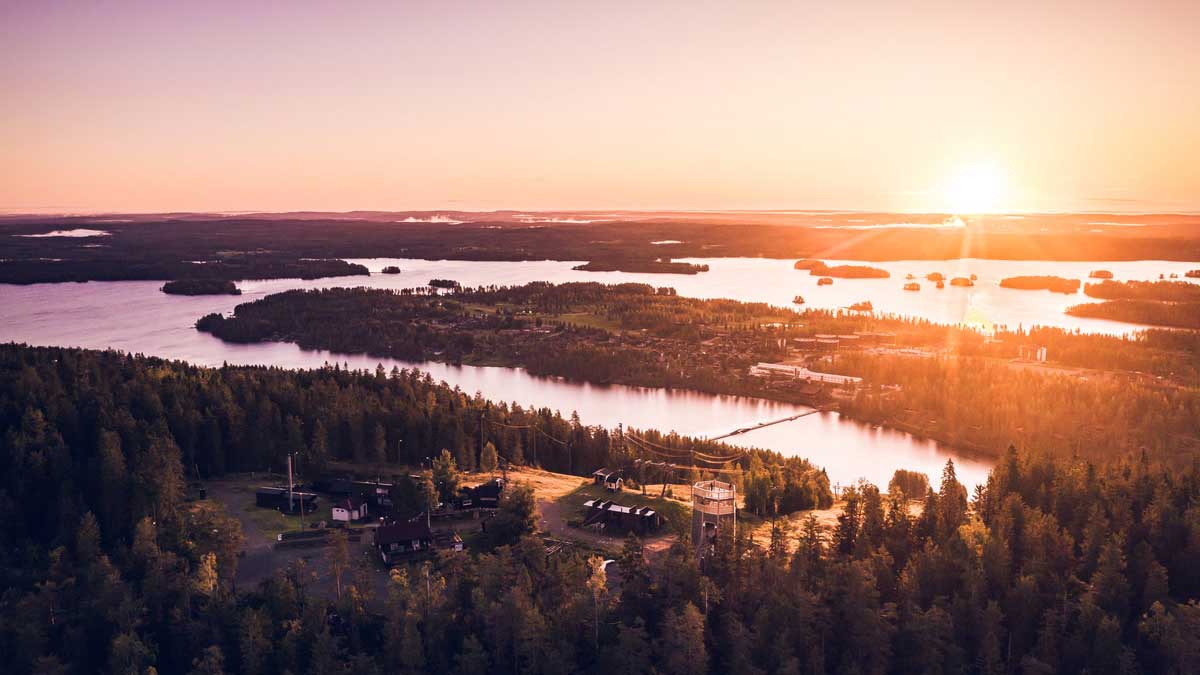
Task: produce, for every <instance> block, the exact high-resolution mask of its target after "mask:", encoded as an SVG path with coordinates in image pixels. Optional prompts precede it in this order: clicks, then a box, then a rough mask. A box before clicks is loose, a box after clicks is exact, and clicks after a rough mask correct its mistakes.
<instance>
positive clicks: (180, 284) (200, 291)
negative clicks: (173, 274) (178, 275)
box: [161, 279, 242, 295]
mask: <svg viewBox="0 0 1200 675" xmlns="http://www.w3.org/2000/svg"><path fill="white" fill-rule="evenodd" d="M161 290H162V292H163V293H166V294H168V295H241V294H242V291H241V290H240V289H239V288H238V287H237V284H235V283H233V282H232V281H222V280H220V279H179V280H178V281H168V282H167V283H165V284H163V286H162V289H161Z"/></svg>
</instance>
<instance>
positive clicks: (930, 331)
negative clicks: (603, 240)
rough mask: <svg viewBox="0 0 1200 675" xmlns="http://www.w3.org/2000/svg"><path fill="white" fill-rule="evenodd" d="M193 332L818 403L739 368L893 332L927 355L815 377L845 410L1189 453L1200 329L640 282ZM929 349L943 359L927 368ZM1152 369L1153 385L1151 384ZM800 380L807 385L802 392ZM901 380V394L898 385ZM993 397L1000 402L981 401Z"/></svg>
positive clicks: (930, 431)
mask: <svg viewBox="0 0 1200 675" xmlns="http://www.w3.org/2000/svg"><path fill="white" fill-rule="evenodd" d="M197 328H199V329H200V330H204V331H207V332H211V333H213V334H214V335H216V336H217V337H220V338H222V339H225V340H230V341H243V342H257V341H262V340H286V341H292V342H296V343H297V344H299V345H300V346H301V347H304V348H306V349H327V350H330V351H334V352H342V353H367V354H372V355H379V356H390V357H394V358H399V359H405V360H414V361H419V360H439V361H445V362H449V363H472V364H477V365H504V366H521V367H524V368H527V369H528V370H530V371H531V372H533V373H535V374H546V375H559V376H564V377H570V378H573V379H579V380H585V381H591V382H601V383H603V382H616V383H622V384H634V385H642V386H667V387H679V388H688V389H694V390H698V391H705V392H709V393H729V394H744V395H753V396H761V397H764V398H770V399H773V400H780V401H791V402H805V401H808V402H817V401H819V402H826V401H827V400H828V398H829V397H830V396H832V395H833V394H834V393H836V392H835V391H834V388H833V387H810V386H809V385H804V386H800V385H798V384H797V383H795V382H791V381H774V380H771V379H763V378H758V377H752V376H751V375H750V374H749V368H750V366H752V365H754V364H755V363H757V362H760V361H768V362H771V361H778V360H781V359H783V358H787V357H789V356H795V354H796V352H793V351H791V349H790V348H789V344H791V343H790V340H792V339H793V338H811V337H813V336H815V335H821V334H832V335H847V334H854V333H855V332H863V333H871V332H877V331H889V332H891V333H892V334H893V335H894V341H895V344H896V345H897V346H908V347H914V348H918V349H920V350H927V353H928V356H916V357H914V356H912V355H907V354H896V353H892V352H891V351H882V352H877V351H875V350H871V349H842V350H841V351H840V352H839V353H838V356H837V357H836V359H822V360H818V361H816V362H815V364H816V365H817V366H819V368H820V369H823V370H825V369H827V370H832V371H834V372H838V373H841V374H846V375H853V376H857V377H863V378H864V379H865V383H864V386H862V387H860V388H859V389H858V391H857V392H856V393H854V394H853V396H852V397H851V398H848V399H845V398H844V399H843V400H841V402H840V409H841V411H842V413H843V414H846V415H848V416H850V417H853V418H856V419H860V420H863V421H868V422H873V423H880V424H886V425H888V426H891V427H895V428H899V429H903V430H906V431H910V432H912V433H915V434H918V435H921V436H925V437H928V438H935V439H937V440H939V441H943V442H945V443H947V444H949V445H951V446H953V447H957V448H962V449H966V450H970V451H973V452H976V453H979V454H982V455H990V456H995V455H996V454H998V453H1000V452H1001V451H1002V450H1003V449H1004V448H1005V447H1007V445H1008V444H1009V443H1010V442H1014V441H1019V442H1021V443H1023V444H1028V445H1030V446H1033V445H1040V446H1051V445H1054V444H1056V443H1057V442H1058V440H1059V439H1061V438H1064V437H1074V438H1080V434H1079V431H1078V430H1079V429H1087V430H1089V431H1088V432H1087V438H1088V442H1087V443H1082V442H1081V443H1080V444H1079V446H1078V447H1077V448H1074V451H1075V452H1077V453H1079V454H1080V455H1081V456H1088V457H1107V456H1111V455H1112V453H1116V452H1121V451H1123V450H1124V449H1126V448H1129V447H1141V446H1146V447H1148V448H1150V449H1151V450H1152V451H1153V452H1154V453H1155V454H1156V455H1158V454H1160V453H1162V454H1174V453H1176V452H1177V451H1193V450H1197V449H1200V448H1198V443H1197V440H1196V439H1195V437H1194V434H1193V432H1192V431H1193V429H1194V420H1195V419H1197V418H1200V392H1197V390H1196V389H1195V388H1194V382H1195V381H1196V380H1195V379H1194V378H1196V377H1200V337H1198V336H1197V335H1196V334H1190V333H1189V334H1181V335H1176V334H1172V331H1149V332H1146V333H1141V334H1139V335H1137V336H1134V337H1133V338H1128V339H1126V338H1115V337H1108V336H1094V335H1076V334H1072V333H1069V332H1067V331H1061V330H1056V329H1037V330H1032V331H1013V332H1007V331H1000V332H999V333H997V334H996V335H995V339H992V340H989V339H987V338H985V336H983V335H982V334H980V333H977V332H975V331H971V330H967V329H961V328H955V327H946V326H939V325H936V324H931V323H928V322H924V321H911V320H904V319H896V318H894V317H878V316H872V315H869V314H866V313H860V312H854V313H845V314H837V313H831V312H828V311H821V310H807V311H804V312H796V311H792V310H783V309H778V308H774V307H770V306H767V305H761V304H754V303H740V302H736V301H731V300H698V299H692V298H681V297H679V296H677V295H675V294H674V293H673V291H672V290H671V289H655V288H653V287H651V286H646V285H642V284H620V285H614V286H604V285H601V284H594V283H577V284H560V285H552V284H545V283H534V284H528V285H525V286H519V287H491V288H480V289H463V290H461V291H459V292H456V293H454V294H452V295H446V296H430V295H428V294H423V293H418V292H415V291H407V292H403V291H402V292H392V291H383V290H366V289H332V290H326V291H289V292H287V293H281V294H277V295H272V296H268V297H267V298H264V299H262V300H259V301H256V302H254V303H248V304H243V305H239V306H238V308H237V309H236V310H235V313H234V315H233V316H232V317H222V316H220V315H210V316H208V317H204V318H202V319H201V320H200V321H199V322H198V323H197ZM1022 346H1034V347H1039V346H1045V347H1047V348H1048V349H1049V351H1050V353H1051V354H1052V358H1053V360H1054V362H1055V363H1056V364H1060V365H1063V366H1068V367H1079V368H1088V369H1095V370H1101V371H1108V372H1106V373H1103V374H1102V376H1099V377H1074V376H1071V375H1069V374H1063V373H1059V372H1055V371H1053V370H1046V371H1042V370H1038V369H1027V368H1019V367H1015V366H1013V365H1011V364H1009V363H1007V362H1005V360H1007V359H1012V358H1015V357H1016V356H1018V354H1019V350H1020V349H1021V348H1022ZM934 350H952V354H951V355H949V356H946V357H944V358H934V357H933V351H934ZM1140 373H1148V374H1151V376H1157V377H1159V378H1162V379H1153V378H1147V377H1146V376H1144V375H1142V374H1140ZM800 384H803V383H800ZM897 387H898V388H897ZM1001 393H1002V395H1003V398H1004V400H1005V401H1006V404H1005V405H1004V406H996V405H993V404H991V403H989V401H991V400H994V397H995V396H997V395H1000V394H1001Z"/></svg>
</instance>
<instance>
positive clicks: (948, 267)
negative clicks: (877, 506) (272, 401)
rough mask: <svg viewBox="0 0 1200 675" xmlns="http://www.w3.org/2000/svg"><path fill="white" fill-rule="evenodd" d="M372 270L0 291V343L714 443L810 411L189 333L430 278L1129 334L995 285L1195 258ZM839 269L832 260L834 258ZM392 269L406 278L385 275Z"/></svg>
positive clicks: (978, 473)
mask: <svg viewBox="0 0 1200 675" xmlns="http://www.w3.org/2000/svg"><path fill="white" fill-rule="evenodd" d="M353 262H360V263H363V264H365V265H366V266H367V267H368V268H369V269H370V270H371V271H372V275H371V276H370V277H341V278H332V279H316V280H310V281H303V280H298V279H276V280H265V281H244V282H239V283H238V286H239V287H240V288H241V289H242V293H243V295H241V296H173V295H166V294H164V293H161V292H160V291H159V287H160V286H161V285H162V283H161V282H156V281H122V282H89V283H84V284H73V283H72V284H36V285H32V286H12V285H0V341H13V342H26V343H29V344H36V345H57V346H69V347H85V348H91V349H109V348H111V349H119V350H122V351H126V352H131V353H141V354H146V355H153V356H160V357H164V358H171V359H180V360H184V361H188V362H191V363H195V364H198V365H207V366H220V365H221V364H222V363H229V364H231V365H273V366H279V367H284V368H317V367H320V366H322V365H324V364H325V363H332V362H335V361H336V362H339V363H343V364H347V365H348V366H349V367H352V368H366V369H373V368H374V367H375V366H376V365H377V364H379V363H382V364H383V365H384V366H385V367H387V368H389V369H390V368H391V367H392V366H393V365H396V366H399V367H401V368H420V369H421V370H423V371H426V372H429V373H430V374H431V375H432V376H433V377H434V378H436V379H439V380H444V381H446V382H447V383H449V384H450V385H452V386H458V387H461V388H462V389H463V390H464V391H467V392H470V393H474V392H480V393H481V394H482V395H484V396H485V397H487V398H490V399H493V400H503V401H510V402H517V403H520V404H522V405H526V406H528V405H535V406H538V407H543V406H544V407H549V408H552V409H557V410H559V411H561V412H562V413H563V415H564V416H565V415H569V414H570V413H571V412H572V411H576V412H578V413H579V415H580V417H581V418H582V420H583V421H584V423H585V424H593V425H604V426H608V427H615V426H616V425H617V424H618V423H621V424H625V425H627V426H635V427H642V428H646V427H654V428H658V429H662V430H664V431H666V430H674V431H677V432H679V433H682V434H689V435H695V436H715V435H719V434H723V433H727V432H729V431H732V430H733V429H736V428H740V427H745V426H752V425H754V424H756V423H758V422H762V421H769V420H773V419H778V418H782V417H787V416H790V415H794V414H796V413H799V412H803V411H805V410H806V408H804V407H802V406H796V405H790V404H784V403H775V402H771V401H765V400H762V399H755V398H746V397H738V396H715V395H710V394H701V393H697V392H690V391H677V390H663V389H647V388H641V387H628V386H621V385H594V384H587V383H580V382H570V381H566V380H563V379H560V378H552V377H536V376H533V375H530V374H529V373H527V372H525V371H524V370H521V369H517V368H493V367H476V366H452V365H447V364H443V363H433V362H428V363H407V362H403V361H396V360H392V359H377V358H370V357H365V356H353V355H340V354H331V353H328V352H322V351H304V350H301V349H300V348H299V347H297V346H295V345H292V344H279V343H263V344H253V345H237V344H227V343H224V342H222V341H220V340H218V339H216V338H214V337H212V336H210V335H207V334H205V333H200V332H199V331H197V330H195V328H194V327H193V324H194V323H195V321H196V319H197V318H199V317H200V316H203V315H204V314H208V313H210V312H231V311H232V310H233V308H234V307H235V306H236V305H237V304H239V303H242V302H250V301H253V300H256V299H258V298H261V297H263V296H265V295H268V294H271V293H277V292H280V291H283V290H288V289H293V288H325V287H332V286H372V287H379V288H406V287H411V286H415V285H421V284H424V283H426V282H427V281H428V280H429V279H430V278H433V277H440V278H449V279H455V280H457V281H459V282H460V283H463V284H465V285H472V286H474V285H485V284H521V283H525V282H528V281H535V280H540V281H553V282H564V281H585V280H594V281H603V282H608V283H614V282H619V281H638V282H644V283H650V284H654V285H656V286H674V287H675V288H676V289H677V290H678V291H679V292H680V293H681V294H683V295H688V296H694V297H706V298H708V297H733V298H737V299H740V300H747V301H762V302H770V303H773V304H778V305H789V306H790V303H791V299H792V296H794V295H796V294H801V295H804V296H805V298H806V299H807V300H808V306H811V307H829V308H836V307H841V306H845V305H848V304H850V303H851V302H856V301H859V300H867V299H869V300H871V301H872V302H873V303H874V305H875V307H876V308H877V309H878V310H881V311H887V312H892V313H897V314H906V315H911V316H921V317H924V318H928V319H931V320H934V321H939V322H943V323H964V322H973V321H975V319H976V318H977V317H982V318H983V319H986V320H988V321H991V322H992V323H993V324H996V325H1000V324H1007V325H1010V326H1015V325H1017V324H1024V325H1025V326H1030V325H1033V324H1035V323H1038V324H1043V325H1061V326H1064V327H1069V328H1080V329H1081V330H1085V331H1093V332H1125V331H1128V330H1131V327H1130V326H1129V325H1127V324H1115V323H1113V322H1108V321H1094V320H1085V319H1074V318H1072V317H1067V316H1065V315H1062V316H1060V314H1061V310H1062V308H1063V307H1065V306H1068V305H1070V304H1074V303H1075V302H1082V301H1084V300H1085V298H1084V296H1082V294H1076V295H1074V296H1063V295H1061V294H1053V293H1049V292H1044V291H1015V290H1009V289H1001V288H999V287H998V286H996V283H997V282H998V281H999V279H1000V278H1002V277H1003V276H1012V275H1015V274H1057V275H1060V276H1077V277H1086V275H1087V272H1088V271H1089V270H1090V269H1095V268H1098V267H1103V268H1104V269H1108V270H1110V271H1112V272H1113V273H1114V276H1115V277H1116V278H1117V279H1151V278H1157V275H1158V274H1159V273H1166V274H1170V273H1172V272H1174V273H1177V274H1179V275H1180V276H1182V273H1183V272H1184V271H1186V269H1189V268H1190V267H1194V266H1195V265H1194V264H1192V265H1189V264H1188V263H1160V262H1146V261H1142V262H1133V263H1130V262H1120V263H1104V264H1103V265H1100V264H1096V263H1058V262H1025V261H1022V262H1001V261H985V260H963V261H950V262H937V263H935V262H927V261H920V262H912V261H901V262H889V263H878V264H876V263H872V264H873V265H877V266H879V267H883V268H885V269H887V270H888V271H889V272H891V273H892V278H891V279H883V280H874V279H871V280H866V279H863V280H857V279H855V280H845V279H838V280H835V282H834V284H833V286H827V287H821V288H818V287H817V286H816V279H817V278H816V277H812V276H810V275H809V274H808V273H807V272H806V271H798V270H793V269H792V267H791V266H792V261H790V260H782V261H781V260H765V259H741V258H734V259H729V258H715V259H705V260H694V261H693V262H698V263H704V264H708V265H709V266H710V269H711V271H710V272H708V273H705V274H699V275H695V276H688V275H653V274H625V273H620V272H601V273H591V272H576V271H573V270H571V267H572V265H573V264H575V263H569V262H557V261H533V262H491V261H488V262H470V261H428V260H403V259H402V260H395V259H372V260H356V261H353ZM829 262H830V264H834V263H835V262H836V261H829ZM386 265H397V266H399V267H400V268H401V270H402V272H401V273H400V274H398V275H384V274H379V273H378V272H379V271H380V270H381V269H382V268H383V267H384V266H386ZM931 271H940V272H942V273H943V274H945V275H946V276H947V277H948V278H949V277H950V276H967V275H969V274H972V273H974V274H976V275H977V276H978V277H979V280H978V281H977V282H976V286H975V287H973V288H950V287H947V288H946V289H944V290H942V291H936V290H934V289H933V287H932V285H931V284H928V283H925V284H923V286H924V288H923V290H922V291H921V292H919V293H912V292H905V291H901V290H899V288H900V286H901V285H902V284H903V283H904V276H905V275H906V274H908V273H910V272H911V273H913V274H914V275H916V276H918V277H922V278H923V276H924V274H925V273H927V272H931ZM730 441H731V442H734V443H737V444H742V445H753V446H757V447H762V448H769V449H773V450H777V451H779V452H782V453H784V454H787V455H798V456H802V457H807V458H809V459H811V460H812V461H813V462H814V463H816V464H817V465H819V466H823V467H825V468H826V470H827V471H828V473H829V476H830V479H831V481H832V482H833V483H835V484H841V485H848V484H851V483H853V482H854V481H856V480H858V479H860V478H862V479H866V480H870V481H872V482H874V483H876V484H878V485H880V486H885V485H886V484H887V481H888V479H889V478H890V477H891V474H892V472H893V471H894V470H895V469H897V468H907V469H914V470H919V471H924V472H926V473H927V474H929V475H930V478H931V479H932V481H933V483H934V484H935V485H936V484H937V479H938V477H939V476H940V473H941V468H942V465H943V464H945V461H946V459H947V458H950V457H953V458H954V459H955V463H956V465H957V467H958V474H959V477H960V479H961V480H962V481H963V482H964V483H966V484H967V485H969V486H970V485H974V484H976V483H978V482H981V481H983V480H984V479H986V474H987V470H988V468H989V463H988V462H986V461H980V460H978V459H973V458H970V457H965V456H961V455H959V454H957V453H955V452H954V451H953V450H952V449H949V448H945V447H942V446H940V445H939V444H937V443H935V442H932V441H928V440H923V439H918V438H914V437H913V436H911V435H909V434H905V433H902V432H897V431H891V430H887V429H882V428H877V427H871V426H869V425H864V424H861V423H858V422H855V421H853V420H848V419H843V418H841V417H840V416H839V415H837V414H836V413H821V414H815V415H810V416H808V417H804V418H802V419H799V420H795V421H792V422H787V423H783V424H778V425H774V426H769V427H764V428H762V429H757V430H754V431H751V432H747V433H745V434H741V435H738V436H735V437H733V438H732V439H730Z"/></svg>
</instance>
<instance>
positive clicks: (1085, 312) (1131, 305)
mask: <svg viewBox="0 0 1200 675" xmlns="http://www.w3.org/2000/svg"><path fill="white" fill-rule="evenodd" d="M1067 314H1070V315H1071V316H1079V317H1086V318H1089V319H1108V320H1110V321H1124V322H1126V323H1140V324H1145V325H1149V326H1166V327H1170V328H1193V329H1200V302H1153V301H1150V300H1108V301H1105V302H1089V303H1084V304H1082V305H1074V306H1072V307H1068V308H1067Z"/></svg>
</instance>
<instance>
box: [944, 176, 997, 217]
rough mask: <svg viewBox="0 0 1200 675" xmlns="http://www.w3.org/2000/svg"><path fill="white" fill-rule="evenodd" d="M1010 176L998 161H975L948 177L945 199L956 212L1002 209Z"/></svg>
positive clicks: (984, 211) (982, 211)
mask: <svg viewBox="0 0 1200 675" xmlns="http://www.w3.org/2000/svg"><path fill="white" fill-rule="evenodd" d="M1007 191H1008V179H1007V176H1005V174H1004V171H1003V170H1001V169H1000V167H998V166H996V165H994V164H974V165H971V166H965V167H962V168H961V169H959V170H958V171H957V172H955V173H954V174H953V175H951V176H950V178H949V179H948V180H947V181H946V185H945V188H944V189H943V191H942V199H943V201H944V203H945V205H946V208H947V209H948V210H949V211H951V212H953V213H989V212H993V211H996V210H998V209H1001V208H1002V206H1003V202H1004V200H1005V198H1006V197H1007Z"/></svg>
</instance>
